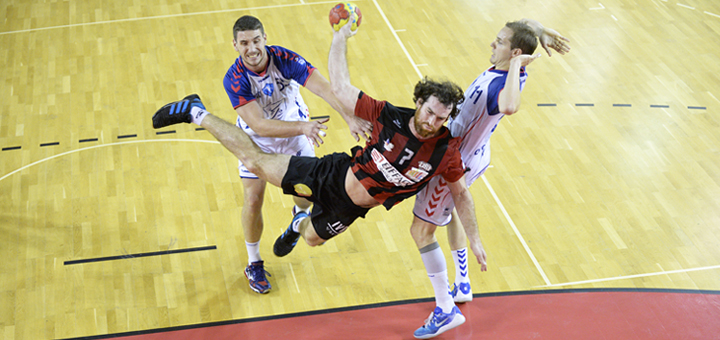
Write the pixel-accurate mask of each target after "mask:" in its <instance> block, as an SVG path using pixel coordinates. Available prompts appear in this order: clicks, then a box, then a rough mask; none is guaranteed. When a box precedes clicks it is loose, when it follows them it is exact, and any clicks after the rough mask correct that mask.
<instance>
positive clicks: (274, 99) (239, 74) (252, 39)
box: [223, 15, 371, 293]
mask: <svg viewBox="0 0 720 340" xmlns="http://www.w3.org/2000/svg"><path fill="white" fill-rule="evenodd" d="M266 42H267V35H266V34H265V30H264V28H263V26H262V23H261V22H260V20H258V19H257V18H255V17H252V16H249V15H246V16H243V17H241V18H239V19H238V20H237V21H236V22H235V25H234V26H233V47H234V48H235V50H236V51H237V52H238V53H239V54H240V56H239V57H238V58H237V59H236V60H235V63H233V65H232V66H231V67H230V69H229V70H228V72H227V74H226V75H225V78H224V81H223V84H224V86H225V91H226V92H227V94H228V97H229V98H230V102H231V104H232V106H233V108H234V109H235V110H236V111H237V114H238V118H237V124H236V125H237V126H238V127H239V128H240V129H242V130H243V131H244V132H245V133H247V134H248V135H249V136H250V138H251V139H252V140H253V141H254V142H255V144H257V145H258V146H259V147H260V149H262V151H264V152H266V153H279V154H287V155H294V156H311V157H312V156H315V149H314V145H318V146H319V145H320V144H322V142H323V140H322V137H324V136H325V132H324V131H322V130H323V129H327V127H326V126H325V125H323V123H325V122H327V121H328V119H329V118H326V119H324V120H319V121H313V122H311V121H310V120H309V113H308V108H307V106H306V105H305V102H304V101H303V99H302V97H301V96H300V92H299V91H300V86H304V87H306V88H307V89H308V90H310V92H312V93H313V94H315V95H317V96H319V97H321V98H322V99H324V100H325V101H326V102H327V103H328V104H330V106H331V107H332V108H334V109H335V110H336V111H338V112H340V113H341V115H342V116H343V118H344V119H345V121H346V122H347V123H348V126H349V127H350V131H351V133H352V134H353V136H354V137H355V140H359V136H363V137H364V138H367V136H368V135H369V134H370V130H371V125H370V123H369V122H367V121H364V120H362V119H359V118H357V117H355V116H354V114H353V113H352V112H349V113H347V112H344V111H343V110H344V107H343V106H342V105H340V103H339V101H338V100H337V98H336V97H335V96H334V94H333V93H332V88H331V87H330V83H329V82H328V81H327V79H325V78H324V77H323V76H322V74H320V72H319V71H318V70H317V69H316V68H315V67H313V66H312V65H311V64H310V63H309V62H308V61H306V60H305V59H304V58H303V57H301V56H300V55H298V54H297V53H295V52H293V51H290V50H288V49H286V48H283V47H280V46H267V45H266ZM238 168H239V170H240V177H241V180H242V183H243V187H244V203H243V209H242V217H241V219H242V225H243V231H244V235H245V244H246V248H247V252H248V266H247V267H246V268H245V275H246V276H247V278H248V280H249V284H250V288H252V289H253V290H254V291H256V292H258V293H267V292H269V291H270V289H271V285H270V283H269V282H268V280H267V278H266V276H265V274H266V271H265V267H264V262H263V260H262V258H261V256H260V248H259V244H260V238H261V237H262V232H263V220H262V205H263V199H264V194H265V186H266V181H264V180H262V179H260V178H258V176H256V175H255V174H253V173H252V172H250V171H248V169H247V168H246V167H245V166H244V165H243V164H242V162H240V163H239V167H238ZM294 199H295V206H294V207H293V210H292V213H293V215H294V214H296V213H297V212H299V211H300V210H304V211H308V210H309V209H310V205H311V203H310V202H309V201H308V200H306V199H303V198H299V197H294Z"/></svg>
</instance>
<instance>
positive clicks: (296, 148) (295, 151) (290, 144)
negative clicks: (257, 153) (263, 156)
mask: <svg viewBox="0 0 720 340" xmlns="http://www.w3.org/2000/svg"><path fill="white" fill-rule="evenodd" d="M250 139H252V140H253V142H255V144H257V145H258V146H259V147H260V150H262V151H264V152H267V153H279V154H285V155H292V156H307V157H315V146H314V145H313V144H312V143H311V142H310V140H309V139H308V138H307V137H306V136H305V135H300V136H294V137H288V138H268V137H253V136H250ZM238 170H240V178H258V176H257V175H255V174H254V173H252V172H250V171H249V170H248V169H247V168H246V167H245V165H243V163H242V162H241V161H238Z"/></svg>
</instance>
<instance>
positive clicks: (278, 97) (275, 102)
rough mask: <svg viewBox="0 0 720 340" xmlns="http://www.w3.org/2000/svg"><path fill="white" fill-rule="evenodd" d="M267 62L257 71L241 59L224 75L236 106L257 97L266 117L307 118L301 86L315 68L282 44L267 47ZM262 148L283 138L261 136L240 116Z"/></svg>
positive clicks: (226, 86)
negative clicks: (252, 69) (265, 66)
mask: <svg viewBox="0 0 720 340" xmlns="http://www.w3.org/2000/svg"><path fill="white" fill-rule="evenodd" d="M265 50H266V52H267V56H268V59H269V60H268V65H267V68H266V69H265V71H263V72H262V73H260V74H258V73H255V72H253V71H251V70H250V69H248V68H246V67H245V65H244V64H243V61H242V58H241V57H238V58H237V59H236V60H235V63H234V64H233V65H232V66H231V67H230V69H229V70H228V71H227V73H226V74H225V78H224V80H223V85H224V86H225V91H226V92H227V94H228V97H229V98H230V103H232V106H233V108H235V109H237V108H238V107H240V106H243V105H245V104H247V103H249V102H251V101H253V100H256V101H257V103H258V104H259V105H260V108H261V109H262V111H263V116H264V118H266V119H278V120H284V121H307V120H308V119H309V114H308V108H307V106H306V105H305V102H304V101H303V99H302V97H301V96H300V92H299V91H300V85H302V86H305V84H306V83H307V80H308V78H310V75H311V74H312V73H313V71H315V67H313V66H312V65H311V64H310V63H309V62H307V61H306V60H305V59H304V58H303V57H301V56H300V55H298V54H297V53H295V52H293V51H290V50H288V49H286V48H283V47H280V46H265ZM236 125H237V126H238V127H239V128H241V129H242V130H243V131H245V133H247V134H248V135H250V137H252V138H253V140H254V141H255V142H256V144H258V145H259V146H260V147H261V148H263V147H268V146H271V145H275V144H276V143H282V140H284V138H276V137H260V136H258V135H257V134H256V133H255V132H254V131H253V130H252V129H251V128H250V127H249V126H248V125H247V124H246V123H245V122H244V121H243V120H242V118H240V117H239V116H238V119H237V124H236Z"/></svg>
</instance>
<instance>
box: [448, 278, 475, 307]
mask: <svg viewBox="0 0 720 340" xmlns="http://www.w3.org/2000/svg"><path fill="white" fill-rule="evenodd" d="M450 295H452V297H453V301H455V303H465V302H470V301H472V299H473V295H472V288H471V287H470V282H461V283H460V285H458V284H457V283H453V288H452V290H451V291H450Z"/></svg>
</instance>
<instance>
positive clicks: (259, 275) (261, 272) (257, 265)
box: [245, 261, 272, 294]
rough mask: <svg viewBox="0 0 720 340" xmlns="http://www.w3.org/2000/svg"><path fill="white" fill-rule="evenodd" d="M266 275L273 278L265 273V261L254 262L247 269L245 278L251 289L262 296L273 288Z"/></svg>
mask: <svg viewBox="0 0 720 340" xmlns="http://www.w3.org/2000/svg"><path fill="white" fill-rule="evenodd" d="M265 274H267V276H272V275H270V273H268V272H266V271H265V267H264V266H263V261H257V262H253V263H251V264H249V265H248V266H247V267H245V277H247V278H248V281H250V288H252V290H254V291H256V292H258V293H260V294H266V293H267V292H269V291H270V288H272V286H271V285H270V282H268V280H267V278H265Z"/></svg>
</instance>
